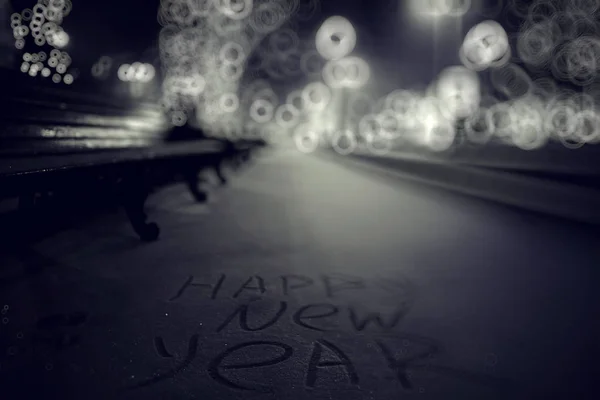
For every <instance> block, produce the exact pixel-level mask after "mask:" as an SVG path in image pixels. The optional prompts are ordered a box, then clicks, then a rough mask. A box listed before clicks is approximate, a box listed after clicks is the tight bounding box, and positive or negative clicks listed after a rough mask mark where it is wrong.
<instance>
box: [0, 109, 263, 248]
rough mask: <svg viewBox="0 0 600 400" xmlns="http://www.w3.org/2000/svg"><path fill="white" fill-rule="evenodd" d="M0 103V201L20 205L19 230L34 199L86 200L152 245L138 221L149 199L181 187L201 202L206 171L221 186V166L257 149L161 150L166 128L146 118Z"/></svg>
mask: <svg viewBox="0 0 600 400" xmlns="http://www.w3.org/2000/svg"><path fill="white" fill-rule="evenodd" d="M2 103H3V104H4V105H5V107H4V108H3V109H2V111H1V113H0V117H1V119H0V121H1V125H0V198H9V197H10V198H14V197H18V198H19V210H20V211H22V215H24V216H25V219H24V224H26V222H27V221H26V219H27V215H28V214H30V213H29V211H30V210H31V209H32V207H34V206H35V202H36V198H38V197H39V196H40V194H41V195H42V196H44V195H45V194H49V193H62V194H63V195H64V194H67V195H68V194H76V193H84V192H85V193H87V194H98V196H102V197H103V198H106V199H107V200H110V201H114V202H115V203H116V204H118V205H119V206H122V207H123V208H124V209H125V211H126V213H127V216H128V217H129V220H130V222H131V225H132V226H133V229H134V230H135V232H136V233H137V234H138V235H139V237H140V238H141V239H142V240H144V241H153V240H156V239H157V238H158V236H159V231H160V230H159V227H158V225H157V224H155V223H148V222H147V217H146V215H145V213H144V204H145V201H146V199H147V198H148V196H149V195H150V194H151V193H152V192H153V191H155V190H157V189H158V188H160V187H161V186H163V185H165V184H168V183H172V182H174V181H184V182H185V183H186V184H187V185H188V187H189V189H190V191H191V193H192V194H193V196H194V198H195V199H196V200H197V201H205V200H206V197H207V196H206V193H205V192H203V191H202V190H200V188H199V178H198V175H199V172H200V171H201V170H203V169H207V168H212V169H214V170H215V171H216V172H217V175H218V176H219V177H220V179H221V181H222V183H225V182H226V179H225V177H224V176H223V173H222V166H223V165H224V164H225V163H227V162H232V163H233V164H234V166H239V165H241V164H242V163H243V162H244V161H245V160H247V159H248V158H249V156H250V153H251V151H252V149H253V148H255V147H256V146H257V145H258V144H260V142H253V141H240V142H239V143H234V142H231V141H229V140H223V139H212V138H207V139H202V140H193V141H185V142H176V143H167V142H165V140H164V139H165V134H166V130H165V128H166V126H163V125H161V124H155V125H156V126H152V124H150V125H148V124H146V125H144V123H145V122H148V121H149V120H151V117H150V116H141V117H139V116H132V115H129V116H127V115H118V116H106V115H104V116H102V115H100V114H99V113H95V114H94V113H92V112H91V111H94V107H96V109H98V107H97V106H92V105H88V104H86V105H83V104H77V105H74V106H69V105H67V107H64V106H61V107H59V108H60V109H59V110H57V109H52V108H53V104H51V103H50V104H35V103H32V102H29V103H28V102H27V101H21V102H20V103H19V102H13V103H11V102H10V100H9V99H6V98H4V99H3V101H2ZM17 103H18V104H19V105H18V106H15V104H17ZM11 104H12V105H11ZM55 108H56V107H55ZM81 108H84V109H85V112H83V113H82V112H80V109H81ZM102 110H105V109H104V108H101V107H100V110H98V111H102ZM75 115H79V116H80V117H81V118H80V120H77V118H75V117H74V116H75ZM53 119H54V120H57V122H56V123H53ZM69 119H71V120H73V119H75V120H74V121H70V120H69ZM86 122H87V123H86ZM103 123H104V126H103V125H102V124H103ZM29 222H31V221H29ZM24 230H26V228H25V229H24Z"/></svg>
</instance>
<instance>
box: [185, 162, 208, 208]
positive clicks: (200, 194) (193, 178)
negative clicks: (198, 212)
mask: <svg viewBox="0 0 600 400" xmlns="http://www.w3.org/2000/svg"><path fill="white" fill-rule="evenodd" d="M184 180H185V183H186V185H187V187H188V189H189V191H190V193H191V194H192V196H194V199H196V201H197V202H198V203H205V202H206V201H207V200H208V195H207V194H206V192H204V191H203V190H200V187H199V183H200V179H198V171H195V170H194V171H189V172H186V173H185V174H184Z"/></svg>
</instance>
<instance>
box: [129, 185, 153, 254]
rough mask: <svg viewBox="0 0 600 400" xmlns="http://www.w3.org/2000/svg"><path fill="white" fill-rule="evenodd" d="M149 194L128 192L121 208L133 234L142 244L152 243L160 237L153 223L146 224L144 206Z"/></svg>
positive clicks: (136, 191)
mask: <svg viewBox="0 0 600 400" xmlns="http://www.w3.org/2000/svg"><path fill="white" fill-rule="evenodd" d="M148 195H149V193H148V192H147V191H144V190H134V191H129V192H128V193H126V194H125V195H124V197H123V207H124V208H125V212H126V213H127V217H128V218H129V222H131V226H132V227H133V230H134V231H135V233H137V234H138V236H139V237H140V239H141V240H143V241H144V242H153V241H155V240H156V239H158V236H159V235H160V228H159V227H158V225H157V224H155V223H154V222H150V223H148V222H146V219H147V216H146V213H144V204H145V203H146V199H147V198H148Z"/></svg>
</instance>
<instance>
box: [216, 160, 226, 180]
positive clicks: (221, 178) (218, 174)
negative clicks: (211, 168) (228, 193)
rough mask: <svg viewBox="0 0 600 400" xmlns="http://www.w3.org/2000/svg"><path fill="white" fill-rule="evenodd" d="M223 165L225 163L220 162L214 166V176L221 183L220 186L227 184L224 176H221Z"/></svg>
mask: <svg viewBox="0 0 600 400" xmlns="http://www.w3.org/2000/svg"><path fill="white" fill-rule="evenodd" d="M224 163H225V161H224V160H221V161H219V162H218V163H217V164H216V165H215V174H216V175H217V178H218V179H219V182H220V183H221V185H226V184H227V178H225V175H223V165H224Z"/></svg>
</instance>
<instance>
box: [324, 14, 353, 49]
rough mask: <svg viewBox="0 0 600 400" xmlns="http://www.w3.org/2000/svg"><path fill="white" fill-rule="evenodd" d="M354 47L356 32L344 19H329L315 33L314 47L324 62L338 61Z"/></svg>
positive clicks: (335, 17) (336, 17) (338, 17)
mask: <svg viewBox="0 0 600 400" xmlns="http://www.w3.org/2000/svg"><path fill="white" fill-rule="evenodd" d="M355 46H356V31H355V30H354V26H352V23H350V21H348V20H347V19H346V18H344V17H340V16H334V17H330V18H328V19H327V20H325V22H323V24H322V25H321V27H320V28H319V29H318V31H317V35H316V47H317V51H318V52H319V54H320V55H321V56H322V57H323V58H325V59H326V60H339V59H340V58H343V57H346V56H347V55H349V54H350V53H351V52H352V51H353V50H354V47H355Z"/></svg>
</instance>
